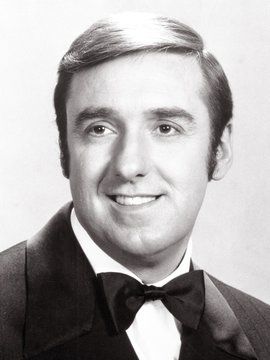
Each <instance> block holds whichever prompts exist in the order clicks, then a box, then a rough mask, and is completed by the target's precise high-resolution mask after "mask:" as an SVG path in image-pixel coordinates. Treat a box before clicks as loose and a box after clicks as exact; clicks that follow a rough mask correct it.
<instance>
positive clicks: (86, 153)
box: [70, 147, 108, 196]
mask: <svg viewBox="0 0 270 360" xmlns="http://www.w3.org/2000/svg"><path fill="white" fill-rule="evenodd" d="M70 153H71V157H70V183H71V189H72V192H80V193H83V194H84V196H85V194H86V193H87V194H93V193H97V191H98V186H99V183H100V182H101V180H102V178H103V177H104V173H105V169H106V166H107V163H108V161H107V160H106V154H104V152H102V151H101V149H96V148H95V147H93V148H91V149H90V148H89V147H88V148H85V147H83V148H76V149H72V151H70Z"/></svg>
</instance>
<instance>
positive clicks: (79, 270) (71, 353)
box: [24, 204, 137, 360]
mask: <svg viewBox="0 0 270 360" xmlns="http://www.w3.org/2000/svg"><path fill="white" fill-rule="evenodd" d="M71 209H72V204H69V205H66V206H65V207H63V208H62V209H61V210H60V211H59V212H58V213H57V214H56V215H55V216H54V217H53V218H52V219H51V220H50V222H49V223H48V224H47V225H46V226H45V228H44V229H42V230H41V232H40V233H38V234H37V235H36V236H35V237H34V238H33V239H31V240H30V241H28V244H27V270H26V271H27V294H28V295H27V308H26V323H25V346H24V356H25V358H26V359H30V358H31V359H32V358H33V359H87V360H92V359H109V357H108V356H109V354H113V356H114V357H112V358H115V359H116V358H117V359H119V360H120V359H130V360H135V359H137V357H136V355H135V353H134V351H133V348H132V346H131V344H130V342H129V339H128V337H127V335H126V333H124V334H122V335H120V336H113V334H111V333H110V328H109V326H108V324H107V320H106V314H105V316H104V313H103V307H102V304H101V303H99V302H98V301H96V294H97V287H96V276H95V274H94V272H93V270H92V268H91V266H90V264H89V263H88V260H87V259H86V257H85V255H84V253H83V251H82V250H81V248H80V246H79V244H78V242H77V240H76V238H75V235H74V233H73V231H72V228H71V225H70V220H69V219H70V212H71ZM124 352H126V356H125V357H123V354H124ZM127 353H129V354H130V355H129V356H127Z"/></svg>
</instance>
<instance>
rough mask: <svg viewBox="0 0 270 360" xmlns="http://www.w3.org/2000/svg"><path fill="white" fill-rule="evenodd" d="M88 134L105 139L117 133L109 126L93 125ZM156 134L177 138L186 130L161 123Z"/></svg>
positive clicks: (89, 127) (88, 129)
mask: <svg viewBox="0 0 270 360" xmlns="http://www.w3.org/2000/svg"><path fill="white" fill-rule="evenodd" d="M162 127H163V130H165V132H161V131H160V130H161V128H162ZM166 128H167V130H168V132H167V133H166ZM95 130H96V131H99V130H101V131H103V132H102V133H97V132H95ZM172 130H173V132H172ZM106 131H108V132H109V133H106ZM86 132H87V134H90V135H91V136H94V137H103V136H106V135H111V134H115V131H113V130H112V129H110V128H109V127H108V126H105V125H103V124H92V125H90V126H88V127H87V128H86ZM154 132H156V133H157V136H161V137H169V136H176V135H177V134H182V133H183V132H184V130H183V128H182V127H180V126H179V125H174V124H171V123H167V122H165V121H164V122H161V123H160V125H158V126H157V127H156V128H155V129H154Z"/></svg>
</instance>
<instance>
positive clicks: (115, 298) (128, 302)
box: [97, 270, 204, 333]
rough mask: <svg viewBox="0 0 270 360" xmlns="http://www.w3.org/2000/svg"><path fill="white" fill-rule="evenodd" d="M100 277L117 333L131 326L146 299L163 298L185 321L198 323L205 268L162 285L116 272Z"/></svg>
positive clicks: (186, 322) (202, 296) (167, 306)
mask: <svg viewBox="0 0 270 360" xmlns="http://www.w3.org/2000/svg"><path fill="white" fill-rule="evenodd" d="M97 277H98V282H99V284H100V286H101V289H102V292H103V294H104V296H105V299H106V302H107V305H108V308H109V311H110V314H111V317H112V321H113V324H114V327H115V330H116V332H117V333H119V332H121V331H124V330H126V329H128V328H129V326H130V325H131V324H132V322H133V320H134V318H135V316H136V313H137V311H138V310H139V309H140V307H141V306H142V305H143V303H144V302H145V301H151V300H161V301H162V303H163V304H164V305H165V306H166V308H167V309H168V310H169V311H170V312H171V313H172V314H173V316H174V317H176V318H177V319H178V320H179V321H181V323H182V324H183V325H185V326H188V327H190V328H193V329H197V327H198V325H199V322H200V318H201V315H202V313H203V309H204V275H203V271H202V270H196V271H191V272H189V273H186V274H183V275H181V276H178V277H176V278H175V279H173V280H171V281H170V282H168V283H167V284H166V285H164V286H162V287H156V286H153V285H150V286H148V285H144V284H141V283H140V282H139V281H137V280H136V279H134V278H133V277H131V276H128V275H125V274H121V273H116V272H115V273H114V272H111V273H100V274H98V275H97Z"/></svg>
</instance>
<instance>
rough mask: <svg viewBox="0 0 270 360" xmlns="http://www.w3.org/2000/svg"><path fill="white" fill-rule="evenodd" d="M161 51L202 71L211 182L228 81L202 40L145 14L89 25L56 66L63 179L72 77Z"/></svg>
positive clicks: (226, 112)
mask: <svg viewBox="0 0 270 360" xmlns="http://www.w3.org/2000/svg"><path fill="white" fill-rule="evenodd" d="M165 51H166V52H175V53H179V54H185V55H186V56H194V57H195V58H196V59H197V61H198V63H199V64H200V67H201V69H202V73H203V76H204V80H205V91H204V93H203V96H204V100H205V102H206V104H207V106H208V111H209V117H210V119H211V143H210V144H211V148H210V151H209V159H208V178H209V180H210V179H211V178H212V174H213V171H214V169H215V165H216V152H217V148H218V145H219V144H220V139H221V135H222V133H223V130H224V128H225V126H226V125H227V124H228V122H229V121H230V119H231V117H232V107H233V104H232V95H231V90H230V87H229V84H228V80H227V77H226V75H225V73H224V71H223V69H222V67H221V65H220V64H219V63H218V61H217V60H216V58H215V57H214V56H213V55H212V54H210V53H209V52H207V51H206V50H205V49H204V43H203V40H202V38H201V36H200V35H199V34H198V33H197V32H196V31H194V30H193V29H192V28H190V27H189V26H187V25H185V24H182V23H181V22H179V21H177V20H175V19H172V18H168V17H164V16H158V15H151V14H144V13H130V14H125V13H122V14H118V15H114V16H111V17H109V18H106V19H103V20H100V21H98V22H96V23H94V24H93V25H92V26H91V27H90V28H89V29H87V30H86V31H85V32H84V33H83V34H82V35H80V36H79V37H78V38H77V39H76V40H75V41H74V42H73V43H72V44H71V46H70V49H69V50H68V52H67V53H66V54H65V55H64V57H63V58H62V60H61V62H60V65H59V69H58V82H57V84H56V87H55V92H54V106H55V111H56V123H57V127H58V130H59V145H60V151H61V165H62V170H63V174H64V175H65V176H66V177H69V150H68V142H67V117H66V101H67V97H68V91H69V88H70V83H71V80H72V77H73V74H74V73H76V72H78V71H80V70H82V69H84V68H87V67H91V66H94V65H97V64H100V63H101V62H104V61H108V60H112V59H114V58H116V57H119V56H122V55H127V54H131V53H135V52H144V53H148V52H165Z"/></svg>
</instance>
